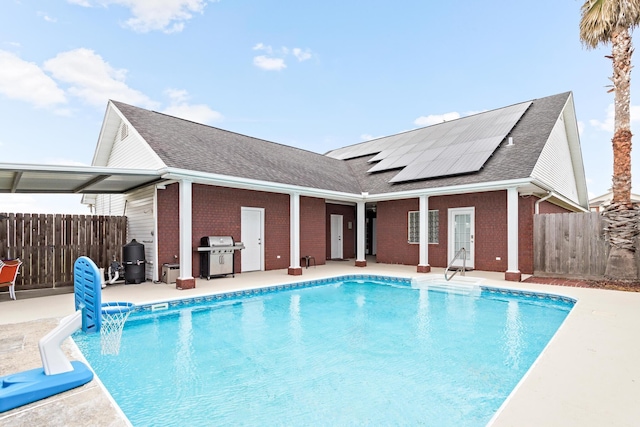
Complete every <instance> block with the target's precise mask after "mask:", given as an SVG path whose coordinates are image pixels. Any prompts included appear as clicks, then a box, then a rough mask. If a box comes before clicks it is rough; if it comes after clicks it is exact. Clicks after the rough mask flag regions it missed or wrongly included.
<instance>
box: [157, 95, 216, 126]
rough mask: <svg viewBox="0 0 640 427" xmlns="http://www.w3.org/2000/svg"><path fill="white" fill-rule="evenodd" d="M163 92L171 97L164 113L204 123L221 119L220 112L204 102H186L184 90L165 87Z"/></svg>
mask: <svg viewBox="0 0 640 427" xmlns="http://www.w3.org/2000/svg"><path fill="white" fill-rule="evenodd" d="M165 93H166V94H167V95H168V96H169V98H170V99H171V104H170V105H169V106H168V107H167V108H165V109H164V111H163V113H165V114H169V115H171V116H175V117H180V118H182V119H186V120H191V121H194V122H197V123H205V124H209V123H212V122H216V121H220V120H222V114H220V113H219V112H217V111H214V110H212V109H211V108H209V106H207V105H205V104H189V103H187V100H188V99H189V94H188V93H187V91H185V90H177V89H167V90H166V91H165Z"/></svg>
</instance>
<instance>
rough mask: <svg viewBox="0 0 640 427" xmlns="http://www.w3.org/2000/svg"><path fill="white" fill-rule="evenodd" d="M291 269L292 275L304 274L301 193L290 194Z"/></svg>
mask: <svg viewBox="0 0 640 427" xmlns="http://www.w3.org/2000/svg"><path fill="white" fill-rule="evenodd" d="M289 224H290V230H289V258H290V259H289V270H288V273H289V274H290V275H292V276H299V275H301V274H302V267H300V194H299V193H292V194H290V195H289Z"/></svg>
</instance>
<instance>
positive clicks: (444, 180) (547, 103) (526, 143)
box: [345, 92, 570, 194]
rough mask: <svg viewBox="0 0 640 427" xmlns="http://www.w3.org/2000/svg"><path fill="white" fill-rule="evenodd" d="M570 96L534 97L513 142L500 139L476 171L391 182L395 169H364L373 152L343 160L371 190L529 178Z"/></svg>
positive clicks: (362, 183)
mask: <svg viewBox="0 0 640 427" xmlns="http://www.w3.org/2000/svg"><path fill="white" fill-rule="evenodd" d="M569 96H570V92H565V93H561V94H558V95H553V96H549V97H546V98H541V99H536V100H533V101H532V103H531V106H530V107H529V108H528V109H527V111H526V112H525V113H524V114H523V116H522V118H521V119H520V121H519V122H518V123H517V124H516V125H515V127H514V128H513V129H512V130H511V132H510V133H509V134H508V136H511V137H512V138H513V142H514V145H512V146H506V145H507V142H506V140H505V141H503V142H502V143H501V144H500V146H499V147H498V148H497V149H496V150H495V151H494V153H493V155H492V156H491V157H489V159H488V160H487V161H486V163H485V164H484V166H483V167H482V168H481V169H480V170H479V171H477V172H473V173H468V174H461V175H456V176H444V177H436V178H430V179H424V180H419V181H412V182H400V183H390V182H389V181H390V180H391V179H392V178H393V177H394V176H395V175H396V174H397V173H398V170H397V169H395V170H388V171H382V172H377V173H368V172H367V171H368V170H369V169H370V168H371V165H372V164H371V163H369V160H370V159H371V158H373V156H374V155H367V156H362V157H357V158H353V159H349V160H345V162H347V163H348V164H349V165H350V166H351V168H352V169H353V171H354V173H355V175H356V176H357V177H358V179H359V181H360V186H361V187H362V191H366V192H369V193H370V194H377V193H390V192H396V191H407V190H416V189H421V188H438V187H448V186H455V185H467V184H474V183H482V182H494V181H503V180H512V179H519V178H528V177H530V176H531V173H532V171H533V168H534V166H535V165H536V162H537V160H538V158H539V157H540V153H541V152H542V149H543V148H544V146H545V144H546V142H547V140H548V138H549V135H550V134H551V130H552V129H553V126H554V125H555V123H556V122H557V120H558V117H559V116H560V114H561V112H562V109H563V108H564V106H565V104H566V102H567V99H568V98H569ZM464 120H465V118H461V119H458V120H457V121H458V122H459V123H460V124H461V125H464ZM364 144H366V143H364Z"/></svg>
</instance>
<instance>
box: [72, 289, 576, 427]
mask: <svg viewBox="0 0 640 427" xmlns="http://www.w3.org/2000/svg"><path fill="white" fill-rule="evenodd" d="M572 305H573V304H572V303H571V302H569V301H562V300H560V301H557V300H556V301H554V300H551V299H543V298H540V297H539V296H537V297H536V296H533V297H524V296H517V295H512V294H502V293H499V292H488V291H486V290H485V291H483V292H482V294H481V295H480V296H467V295H458V294H452V293H447V292H437V291H428V290H421V289H413V288H411V287H410V286H408V285H407V284H403V283H401V282H397V281H393V282H391V281H386V280H350V279H346V280H338V281H336V282H335V283H333V284H324V285H321V286H309V287H304V288H296V289H289V290H284V291H276V292H268V293H264V294H259V295H255V296H250V297H248V296H238V297H232V298H227V299H225V300H221V301H215V300H214V301H202V302H199V303H195V304H190V305H181V306H180V307H176V308H169V309H168V310H164V311H156V312H153V313H152V312H150V311H144V312H136V313H133V314H132V315H131V316H130V317H129V320H128V321H127V323H126V325H125V328H124V331H123V335H122V342H121V347H120V354H119V355H118V356H103V355H101V354H100V337H99V335H96V334H94V335H87V334H81V333H78V334H76V335H74V340H75V341H76V343H77V344H78V346H79V347H80V349H81V350H82V352H83V353H84V355H85V356H86V358H87V360H88V361H89V363H90V364H91V366H92V367H93V369H94V370H95V372H96V373H97V375H98V376H99V378H100V380H101V381H102V382H103V383H104V385H105V386H106V387H107V389H108V390H109V391H110V393H111V394H112V396H113V398H114V399H115V400H116V402H117V403H118V404H119V405H120V407H121V408H122V410H123V411H124V413H125V414H126V415H127V417H128V418H129V420H130V421H131V423H132V424H133V425H134V426H150V425H154V426H160V425H260V426H263V425H276V426H277V425H332V426H340V425H345V426H346V425H349V426H353V425H432V426H483V425H485V424H486V423H487V422H488V421H489V420H490V419H491V417H492V416H493V414H494V413H495V412H496V411H497V410H498V408H499V407H500V405H501V404H502V403H503V402H504V400H505V399H506V398H507V396H508V395H509V393H510V392H511V391H512V390H513V388H514V387H515V386H516V384H517V383H518V381H520V379H521V378H522V376H523V375H524V374H525V372H526V371H527V370H528V369H529V367H530V366H531V364H532V363H533V362H534V360H535V359H536V358H537V357H538V355H539V354H540V352H541V351H542V349H543V348H544V347H545V346H546V344H547V343H548V342H549V340H550V339H551V337H552V336H553V334H554V333H555V332H556V330H557V329H558V327H559V326H560V324H561V323H562V322H563V320H564V319H565V317H566V316H567V314H568V313H569V311H570V309H571V307H572Z"/></svg>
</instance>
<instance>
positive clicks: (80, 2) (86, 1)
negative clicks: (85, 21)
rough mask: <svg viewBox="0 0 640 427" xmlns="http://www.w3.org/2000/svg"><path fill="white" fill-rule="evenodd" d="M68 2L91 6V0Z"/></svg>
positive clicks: (72, 0)
mask: <svg viewBox="0 0 640 427" xmlns="http://www.w3.org/2000/svg"><path fill="white" fill-rule="evenodd" d="M67 3H71V4H77V5H78V6H83V7H91V2H90V1H89V0H67Z"/></svg>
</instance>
